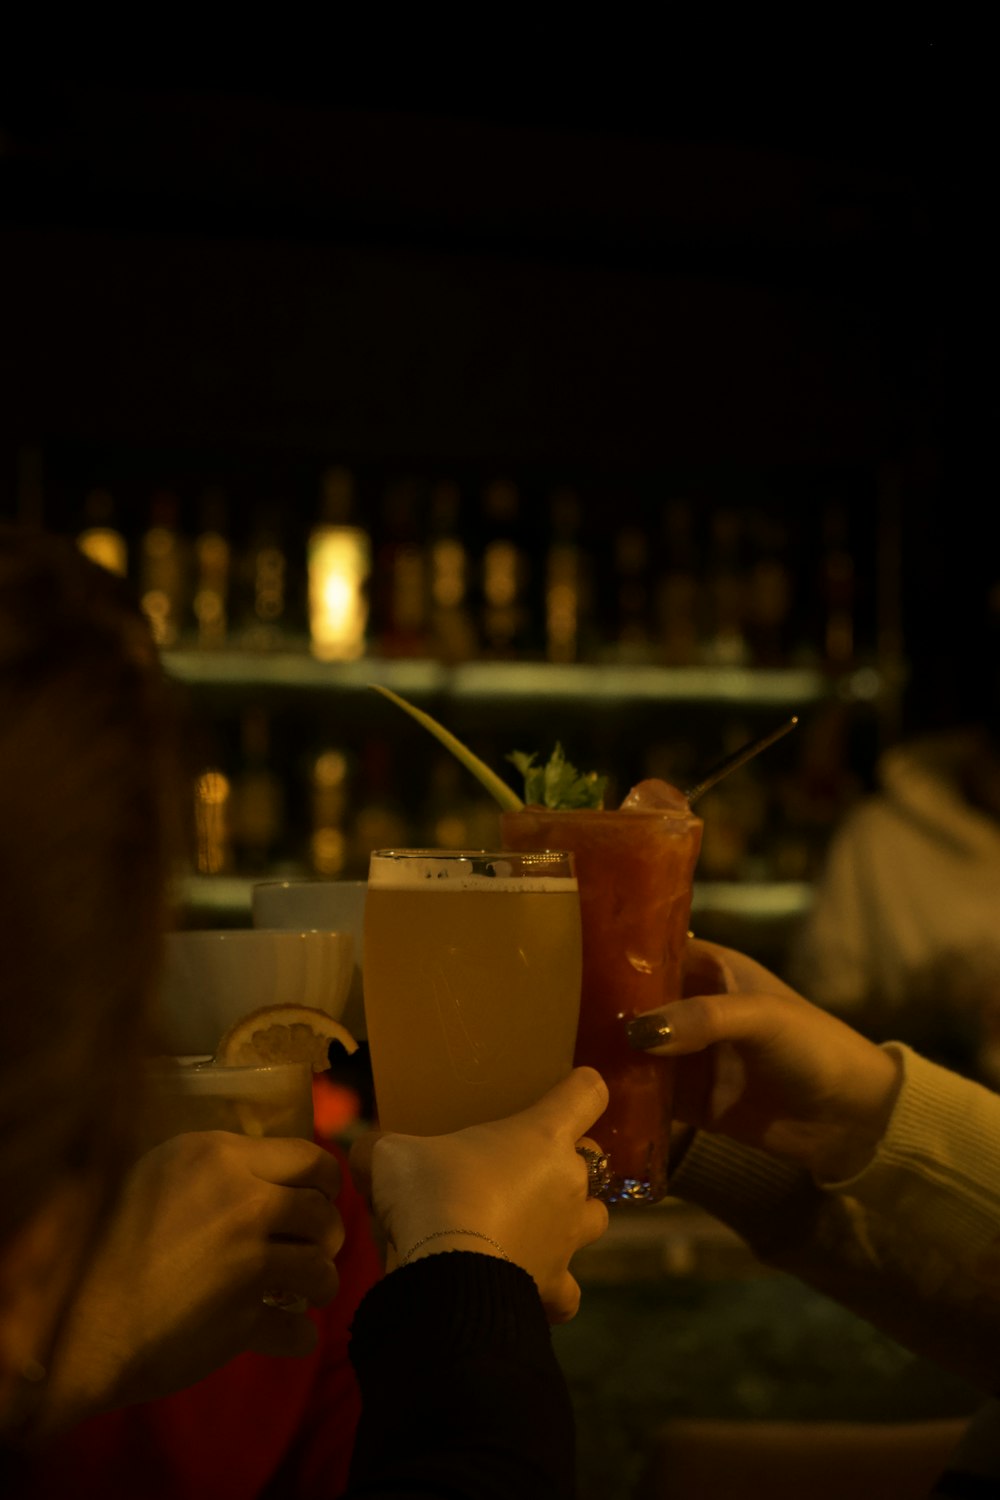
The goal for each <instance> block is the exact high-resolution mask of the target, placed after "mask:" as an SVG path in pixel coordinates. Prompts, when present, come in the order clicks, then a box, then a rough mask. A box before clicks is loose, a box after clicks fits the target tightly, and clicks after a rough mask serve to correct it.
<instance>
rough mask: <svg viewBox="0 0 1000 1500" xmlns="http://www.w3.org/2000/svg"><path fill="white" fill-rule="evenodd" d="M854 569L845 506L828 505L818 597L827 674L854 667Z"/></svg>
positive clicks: (825, 517) (836, 503)
mask: <svg viewBox="0 0 1000 1500" xmlns="http://www.w3.org/2000/svg"><path fill="white" fill-rule="evenodd" d="M855 583H856V579H855V569H854V558H853V556H852V553H851V546H850V519H849V515H848V509H847V505H846V504H844V503H843V502H841V501H831V502H830V503H829V504H828V505H827V507H826V509H825V511H824V513H823V555H822V563H821V579H820V597H821V599H822V602H823V611H824V617H823V661H824V664H825V665H826V667H827V669H828V670H829V671H830V672H833V673H838V672H844V671H847V670H848V668H850V667H851V666H852V665H853V663H854V651H855V642H854V611H855Z"/></svg>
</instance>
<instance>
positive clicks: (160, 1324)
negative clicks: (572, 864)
mask: <svg viewBox="0 0 1000 1500" xmlns="http://www.w3.org/2000/svg"><path fill="white" fill-rule="evenodd" d="M176 729H177V721H176V716H175V705H174V704H173V702H172V701H171V694H170V691H169V687H168V684H167V682H166V680H165V678H164V675H163V673H162V671H161V668H160V664H159V662H158V659H157V654H156V651H155V649H154V647H153V644H152V641H151V637H150V633H149V630H148V627H147V625H146V622H145V619H144V617H143V616H142V613H141V611H140V610H139V608H138V606H137V605H136V603H135V601H134V599H133V597H132V595H131V592H130V590H129V588H128V586H127V585H126V584H125V583H124V581H123V580H121V579H119V578H116V577H115V576H113V575H112V574H110V573H107V572H105V571H104V570H103V569H101V568H99V567H97V566H96V565H95V564H94V563H92V562H90V561H89V560H88V559H85V558H84V557H83V556H82V555H81V554H80V552H79V551H78V549H77V548H76V547H75V545H74V544H73V543H72V542H70V541H68V540H64V539H57V538H53V537H49V536H46V535H44V534H41V533H37V532H34V531H30V530H25V529H21V528H17V527H7V526H3V527H0V938H2V943H3V955H2V963H0V1019H2V1026H3V1035H4V1044H3V1047H2V1048H0V1481H2V1483H0V1489H2V1491H3V1493H4V1495H5V1496H6V1495H11V1496H31V1495H38V1496H43V1495H44V1496H48V1495H51V1494H52V1493H53V1492H54V1490H55V1489H56V1488H57V1487H59V1488H61V1487H63V1486H68V1485H73V1486H74V1487H75V1488H77V1489H79V1490H81V1492H83V1493H101V1494H102V1495H106V1496H109V1497H113V1496H116V1495H122V1496H125V1495H128V1496H129V1497H132V1496H135V1495H137V1494H141V1495H143V1496H145V1497H155V1496H164V1497H166V1496H176V1497H180V1496H183V1497H185V1500H190V1497H197V1496H199V1495H202V1494H203V1495H205V1496H212V1497H213V1500H219V1497H220V1496H222V1495H235V1494H239V1495H245V1496H254V1495H264V1494H281V1495H283V1496H296V1497H308V1496H313V1495H315V1496H317V1497H319V1496H323V1497H330V1496H332V1495H337V1494H339V1493H344V1494H347V1495H349V1494H352V1493H355V1491H357V1492H359V1493H360V1492H363V1493H364V1494H365V1495H366V1496H370V1497H374V1496H390V1495H393V1496H402V1495H407V1494H420V1495H435V1494H441V1495H448V1496H453V1495H457V1496H468V1497H470V1500H474V1497H478V1496H480V1495H482V1496H484V1497H485V1496H493V1495H496V1494H498V1493H504V1494H513V1493H518V1494H520V1495H522V1496H524V1497H525V1500H527V1497H531V1496H535V1495H537V1496H540V1497H546V1500H548V1497H560V1500H570V1497H571V1496H572V1494H573V1491H574V1476H573V1463H574V1458H573V1448H574V1433H573V1419H572V1411H571V1407H570V1403H569V1397H568V1392H567V1389H566V1385H565V1381H564V1379H563V1377H562V1374H561V1372H560V1370H559V1367H558V1364H557V1362H556V1359H555V1355H554V1352H553V1350H552V1347H551V1339H550V1335H549V1324H550V1323H551V1322H558V1321H563V1320H565V1319H567V1318H570V1317H572V1316H573V1315H574V1314H575V1312H576V1309H577V1305H578V1301H579V1288H578V1286H577V1284H576V1282H575V1280H574V1279H573V1277H572V1276H571V1274H570V1271H569V1263H570V1260H571V1258H572V1256H573V1254H575V1252H576V1250H577V1249H579V1248H580V1247H581V1246H582V1245H584V1244H587V1243H589V1242H590V1241H592V1240H593V1239H595V1238H597V1237H598V1236H599V1235H600V1234H601V1233H602V1232H603V1230H604V1228H605V1227H606V1225H607V1209H606V1208H605V1207H604V1205H603V1204H601V1203H599V1202H598V1201H596V1200H594V1199H591V1198H589V1197H588V1195H587V1190H588V1174H587V1168H586V1166H585V1164H584V1162H583V1160H582V1159H581V1157H580V1155H579V1154H578V1152H577V1145H578V1143H579V1142H580V1140H581V1138H584V1139H585V1136H584V1132H585V1131H586V1129H587V1128H588V1127H589V1125H590V1124H592V1123H593V1121H594V1120H595V1119H596V1118H597V1117H598V1116H599V1115H600V1114H601V1112H602V1111H603V1108H604V1105H605V1103H606V1098H607V1095H606V1091H605V1089H604V1085H603V1083H602V1081H601V1079H600V1078H599V1076H598V1075H597V1074H595V1073H593V1072H592V1071H591V1070H589V1069H576V1070H574V1072H573V1073H572V1074H571V1075H570V1076H569V1077H568V1078H567V1079H566V1080H565V1081H564V1082H563V1083H562V1084H561V1085H559V1086H558V1087H557V1088H556V1089H554V1090H552V1091H551V1093H550V1094H549V1095H547V1096H546V1097H545V1098H544V1099H542V1100H540V1101H539V1103H538V1104H537V1105H535V1106H534V1107H533V1108H532V1109H530V1110H525V1111H523V1112H522V1113H521V1114H519V1115H516V1116H513V1117H512V1118H511V1119H510V1120H507V1121H502V1122H498V1123H496V1124H494V1125H487V1126H482V1127H477V1128H476V1129H474V1130H471V1131H462V1132H458V1133H457V1134H455V1135H453V1136H446V1137H438V1138H435V1139H433V1140H426V1141H425V1140H420V1139H417V1138H410V1137H394V1136H383V1137H378V1138H377V1139H374V1138H372V1137H369V1138H366V1139H365V1140H363V1141H362V1142H360V1143H359V1144H358V1147H357V1148H356V1150H357V1159H356V1171H357V1176H358V1181H359V1183H360V1185H361V1187H360V1191H357V1190H355V1189H354V1187H353V1185H352V1183H351V1179H350V1174H349V1172H348V1170H347V1167H346V1163H344V1162H343V1160H342V1158H341V1157H340V1155H339V1153H338V1152H337V1151H336V1148H331V1149H329V1150H328V1149H325V1148H323V1147H321V1146H320V1145H318V1144H312V1143H309V1142H306V1141H291V1140H289V1141H284V1140H278V1141H275V1140H251V1139H247V1138H244V1137H236V1136H230V1135H227V1134H226V1133H224V1132H209V1133H205V1134H201V1135H189V1136H185V1137H180V1138H178V1139H177V1140H175V1141H171V1142H167V1143H165V1145H164V1146H161V1147H158V1148H157V1149H156V1150H155V1151H153V1152H150V1153H148V1155H146V1156H143V1157H140V1158H139V1159H138V1160H135V1151H134V1149H133V1144H132V1142H133V1139H134V1131H135V1126H136V1122H137V1120H138V1118H139V1116H140V1113H141V1110H142V1107H143V1097H142V1084H141V1075H142V1068H141V1062H142V1059H143V1058H144V1057H145V1056H148V1055H149V1054H150V1053H151V1052H153V1051H155V1050H156V1038H155V1036H154V1035H153V1034H152V1029H151V1022H150V1015H151V1012H152V1002H153V998H154V994H155V987H156V984H157V978H158V973H159V964H160V957H161V950H162V946H163V937H164V933H165V931H166V929H167V927H168V925H169V922H170V919H171V913H170V909H169V901H168V889H169V879H170V875H171V871H172V868H173V861H174V858H175V856H176V855H177V854H178V852H179V851H178V850H177V847H176V843H175V838H174V833H175V830H176V828H177V827H178V826H179V824H180V819H179V817H178V809H179V808H180V806H181V803H180V801H179V800H178V799H179V796H180V788H179V785H178V774H177V770H176V767H177V760H176V757H175V753H174V750H175V744H176ZM362 1193H364V1194H365V1195H368V1196H370V1199H371V1202H372V1205H373V1207H374V1210H375V1213H376V1214H377V1215H378V1218H379V1221H380V1225H381V1229H382V1233H383V1235H384V1236H385V1237H386V1238H387V1240H388V1241H389V1243H390V1244H392V1245H394V1246H395V1247H396V1249H397V1251H398V1256H396V1258H395V1259H394V1262H393V1269H392V1271H391V1274H388V1275H385V1276H383V1275H382V1274H381V1266H380V1263H379V1261H378V1258H377V1254H376V1251H375V1247H374V1241H373V1238H372V1235H371V1233H370V1224H369V1220H368V1215H367V1210H366V1208H365V1204H364V1201H363V1198H362V1196H361V1195H362ZM334 1200H336V1202H335V1201H334ZM274 1285H280V1286H282V1287H285V1288H287V1289H288V1290H289V1291H294V1292H300V1293H301V1294H303V1295H305V1296H306V1297H307V1299H308V1301H309V1302H310V1303H311V1304H312V1310H311V1312H310V1313H309V1315H308V1316H302V1317H300V1316H296V1315H294V1314H289V1313H286V1312H283V1311H282V1310H281V1309H278V1308H270V1307H265V1306H264V1304H263V1302H262V1300H261V1299H262V1294H263V1292H264V1291H265V1290H266V1289H267V1288H268V1287H269V1286H274ZM280 1354H283V1355H287V1356H298V1358H286V1359H281V1360H276V1359H275V1358H273V1356H275V1355H280ZM212 1372H214V1373H212ZM192 1382H198V1383H197V1384H192ZM170 1393H174V1394H170ZM361 1393H363V1397H364V1399H363V1402H362V1400H361ZM356 1428H357V1441H356V1443H355V1429H356ZM352 1453H353V1459H352ZM349 1465H352V1468H351V1474H350V1478H348V1466H349Z"/></svg>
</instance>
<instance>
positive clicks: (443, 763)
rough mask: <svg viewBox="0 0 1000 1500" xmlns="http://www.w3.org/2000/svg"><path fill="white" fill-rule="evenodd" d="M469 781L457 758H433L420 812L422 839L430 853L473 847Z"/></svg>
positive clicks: (447, 756) (434, 756) (451, 756)
mask: <svg viewBox="0 0 1000 1500" xmlns="http://www.w3.org/2000/svg"><path fill="white" fill-rule="evenodd" d="M468 780H469V773H468V772H467V771H466V770H465V768H464V767H463V766H460V765H459V763H458V761H457V760H456V759H455V757H454V756H453V755H449V754H448V753H447V752H445V753H443V754H437V753H434V754H433V755H432V758H431V762H430V767H429V770H428V773H427V796H426V799H425V801H424V804H423V807H422V808H421V810H420V838H421V841H422V842H424V843H426V845H427V847H428V848H429V849H470V848H472V847H473V845H472V843H471V820H470V816H469V812H470V808H469V802H470V798H469V787H468V784H467V783H468Z"/></svg>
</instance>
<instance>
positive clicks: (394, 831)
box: [350, 738, 411, 879]
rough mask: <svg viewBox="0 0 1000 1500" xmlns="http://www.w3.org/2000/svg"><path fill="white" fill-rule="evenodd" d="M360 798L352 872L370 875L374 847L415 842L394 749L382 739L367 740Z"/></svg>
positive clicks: (355, 828)
mask: <svg viewBox="0 0 1000 1500" xmlns="http://www.w3.org/2000/svg"><path fill="white" fill-rule="evenodd" d="M358 780H359V785H358V800H357V803H356V809H355V815H354V823H353V827H352V829H351V839H350V868H351V873H352V874H354V875H356V876H357V877H358V878H359V879H363V878H364V877H365V876H366V875H367V874H368V860H369V856H370V855H371V852H372V850H373V849H391V848H392V847H393V846H395V845H406V844H408V843H410V842H411V837H410V835H411V826H410V819H409V817H408V815H407V812H406V808H405V806H404V804H403V800H402V796H401V792H400V788H399V785H398V780H397V778H395V777H394V775H393V761H392V751H391V748H390V746H389V744H388V743H387V742H386V741H385V740H382V739H374V738H370V739H367V740H365V742H364V744H363V746H362V748H361V757H360V765H359V777H358Z"/></svg>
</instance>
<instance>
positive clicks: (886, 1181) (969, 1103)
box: [670, 1042, 1000, 1395]
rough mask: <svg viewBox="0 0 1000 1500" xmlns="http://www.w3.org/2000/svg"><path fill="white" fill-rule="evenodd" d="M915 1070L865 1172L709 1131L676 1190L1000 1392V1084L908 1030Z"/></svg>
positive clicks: (912, 1342) (758, 1248)
mask: <svg viewBox="0 0 1000 1500" xmlns="http://www.w3.org/2000/svg"><path fill="white" fill-rule="evenodd" d="M886 1045H887V1047H888V1049H889V1050H891V1051H892V1052H893V1053H894V1054H895V1055H896V1056H897V1057H898V1058H899V1059H900V1061H901V1064H902V1070H903V1081H902V1085H901V1088H900V1092H899V1097H898V1099H897V1102H896V1106H895V1109H894V1111H893V1115H892V1119H891V1120H890V1123H889V1127H888V1129H887V1131H886V1134H885V1136H884V1138H883V1140H882V1142H881V1144H880V1146H879V1148H878V1151H877V1153H876V1155H875V1157H874V1158H873V1160H872V1161H871V1162H870V1163H869V1165H868V1166H867V1167H866V1168H865V1170H864V1171H863V1172H861V1173H860V1174H859V1175H858V1176H857V1177H853V1178H851V1179H850V1181H848V1182H842V1183H835V1184H820V1183H817V1182H816V1180H815V1179H814V1178H813V1177H812V1176H811V1175H810V1174H809V1173H807V1172H805V1171H803V1170H802V1169H801V1168H798V1167H795V1166H792V1165H789V1164H787V1163H783V1162H779V1161H777V1160H775V1159H774V1158H773V1157H769V1156H767V1155H766V1154H765V1153H764V1152H761V1151H755V1150H752V1149H750V1148H748V1147H744V1146H740V1145H738V1144H736V1143H735V1142H734V1141H731V1140H728V1139H727V1138H726V1137H724V1136H719V1135H715V1136H712V1135H708V1134H706V1133H705V1132H699V1133H698V1134H697V1135H695V1136H694V1138H693V1140H692V1142H691V1144H690V1145H689V1147H688V1149H687V1150H686V1152H685V1153H684V1155H683V1157H682V1159H681V1161H680V1162H679V1163H678V1165H677V1166H676V1168H675V1170H674V1173H673V1176H672V1180H671V1186H670V1191H671V1194H672V1195H673V1196H675V1197H678V1198H682V1199H685V1200H687V1201H688V1202H691V1203H696V1204H699V1205H700V1206H701V1207H703V1208H705V1209H707V1210H708V1211H709V1212H710V1213H712V1214H713V1215H714V1216H715V1217H716V1218H718V1219H720V1220H722V1222H724V1223H725V1224H728V1225H729V1226H730V1227H731V1228H732V1229H734V1230H735V1231H736V1232H737V1233H738V1234H740V1235H741V1236H742V1237H743V1238H744V1239H745V1240H746V1241H747V1243H748V1244H749V1245H750V1246H751V1248H752V1249H753V1250H754V1252H755V1254H756V1255H757V1256H758V1257H759V1259H760V1260H762V1261H763V1262H765V1263H766V1264H768V1265H771V1266H774V1267H775V1268H777V1269H780V1270H785V1271H789V1272H791V1273H792V1274H794V1275H796V1276H798V1277H799V1278H800V1279H801V1280H802V1281H805V1282H807V1283H808V1284H809V1285H810V1286H813V1287H815V1288H817V1289H818V1290H820V1291H822V1292H825V1293H827V1294H828V1295H829V1296H831V1297H833V1298H835V1299H836V1300H837V1301H838V1302H840V1303H842V1304H843V1305H844V1306H845V1307H848V1308H850V1309H851V1310H852V1311H854V1312H857V1313H859V1314H860V1315H861V1316H863V1317H865V1318H867V1319H868V1320H869V1322H871V1323H872V1324H874V1325H875V1326H876V1327H877V1328H879V1329H881V1330H882V1331H883V1332H885V1333H887V1334H889V1336H890V1337H892V1338H895V1339H896V1340H897V1341H898V1342H899V1343H901V1344H903V1345H905V1346H906V1347H907V1348H909V1349H911V1350H913V1351H914V1352H915V1353H917V1354H920V1355H924V1356H926V1357H928V1358H930V1359H934V1360H936V1361H937V1362H938V1363H939V1364H941V1365H943V1366H944V1367H946V1368H947V1369H950V1370H952V1371H954V1372H956V1373H957V1374H959V1375H961V1376H962V1377H964V1378H965V1379H967V1380H969V1381H972V1382H974V1383H976V1384H977V1385H979V1386H980V1387H981V1388H982V1389H983V1390H985V1391H987V1392H989V1393H990V1394H993V1395H995V1394H997V1393H1000V1094H995V1093H993V1092H992V1091H991V1090H989V1089H986V1088H983V1087H981V1086H980V1085H979V1084H975V1083H971V1082H969V1081H968V1080H967V1079H964V1078H961V1077H959V1076H958V1075H957V1074H955V1073H951V1072H949V1071H948V1070H947V1069H945V1068H940V1067H938V1066H936V1065H935V1064H934V1063H930V1062H928V1061H927V1060H926V1059H925V1058H922V1057H920V1056H918V1055H917V1054H916V1053H915V1052H913V1051H911V1050H910V1049H909V1048H908V1047H905V1046H903V1045H902V1044H900V1043H897V1042H890V1043H887V1044H886Z"/></svg>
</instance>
